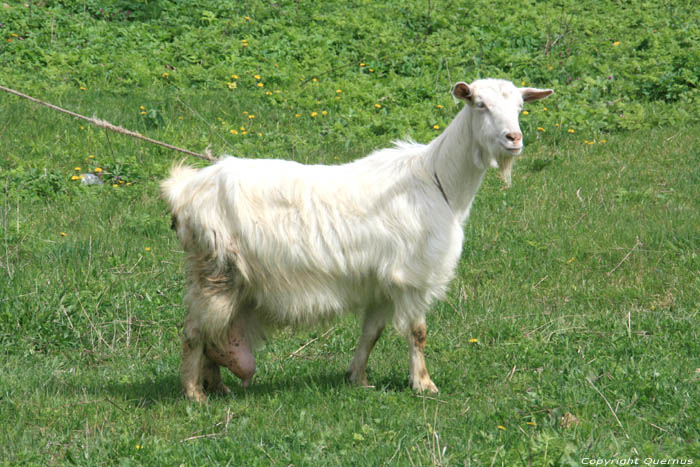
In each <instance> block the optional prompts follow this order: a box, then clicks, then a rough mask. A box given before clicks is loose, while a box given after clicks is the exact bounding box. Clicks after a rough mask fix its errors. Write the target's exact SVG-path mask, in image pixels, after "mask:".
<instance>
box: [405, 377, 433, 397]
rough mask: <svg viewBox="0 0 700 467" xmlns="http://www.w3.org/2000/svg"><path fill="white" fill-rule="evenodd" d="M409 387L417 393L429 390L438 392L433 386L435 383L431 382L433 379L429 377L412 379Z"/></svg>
mask: <svg viewBox="0 0 700 467" xmlns="http://www.w3.org/2000/svg"><path fill="white" fill-rule="evenodd" d="M411 388H412V389H413V390H414V391H416V392H418V393H422V392H429V393H431V394H437V393H438V392H439V390H438V388H437V386H435V383H433V380H431V379H430V378H425V379H421V380H416V381H412V382H411Z"/></svg>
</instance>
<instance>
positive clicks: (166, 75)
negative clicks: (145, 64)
mask: <svg viewBox="0 0 700 467" xmlns="http://www.w3.org/2000/svg"><path fill="white" fill-rule="evenodd" d="M160 76H162V77H163V78H167V77H168V76H170V75H169V74H168V73H167V72H166V73H163V74H162V75H160Z"/></svg>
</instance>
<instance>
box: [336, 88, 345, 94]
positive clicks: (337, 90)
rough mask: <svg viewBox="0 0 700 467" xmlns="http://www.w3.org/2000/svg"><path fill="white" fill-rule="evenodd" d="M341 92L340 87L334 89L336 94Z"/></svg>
mask: <svg viewBox="0 0 700 467" xmlns="http://www.w3.org/2000/svg"><path fill="white" fill-rule="evenodd" d="M341 92H343V90H342V89H336V90H335V93H336V94H340V93H341Z"/></svg>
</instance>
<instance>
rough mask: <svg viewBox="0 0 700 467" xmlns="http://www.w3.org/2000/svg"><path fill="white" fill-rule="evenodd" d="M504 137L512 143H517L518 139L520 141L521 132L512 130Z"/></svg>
mask: <svg viewBox="0 0 700 467" xmlns="http://www.w3.org/2000/svg"><path fill="white" fill-rule="evenodd" d="M506 139H507V140H508V141H510V142H511V143H513V144H518V143H519V142H520V141H522V139H523V134H522V133H520V132H519V131H513V132H511V133H508V134H506Z"/></svg>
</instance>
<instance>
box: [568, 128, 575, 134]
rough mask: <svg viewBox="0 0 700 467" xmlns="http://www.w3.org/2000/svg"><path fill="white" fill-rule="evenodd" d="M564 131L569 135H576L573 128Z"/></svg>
mask: <svg viewBox="0 0 700 467" xmlns="http://www.w3.org/2000/svg"><path fill="white" fill-rule="evenodd" d="M566 131H568V132H569V133H571V134H574V133H576V131H574V129H573V128H569V129H568V130H566Z"/></svg>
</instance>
